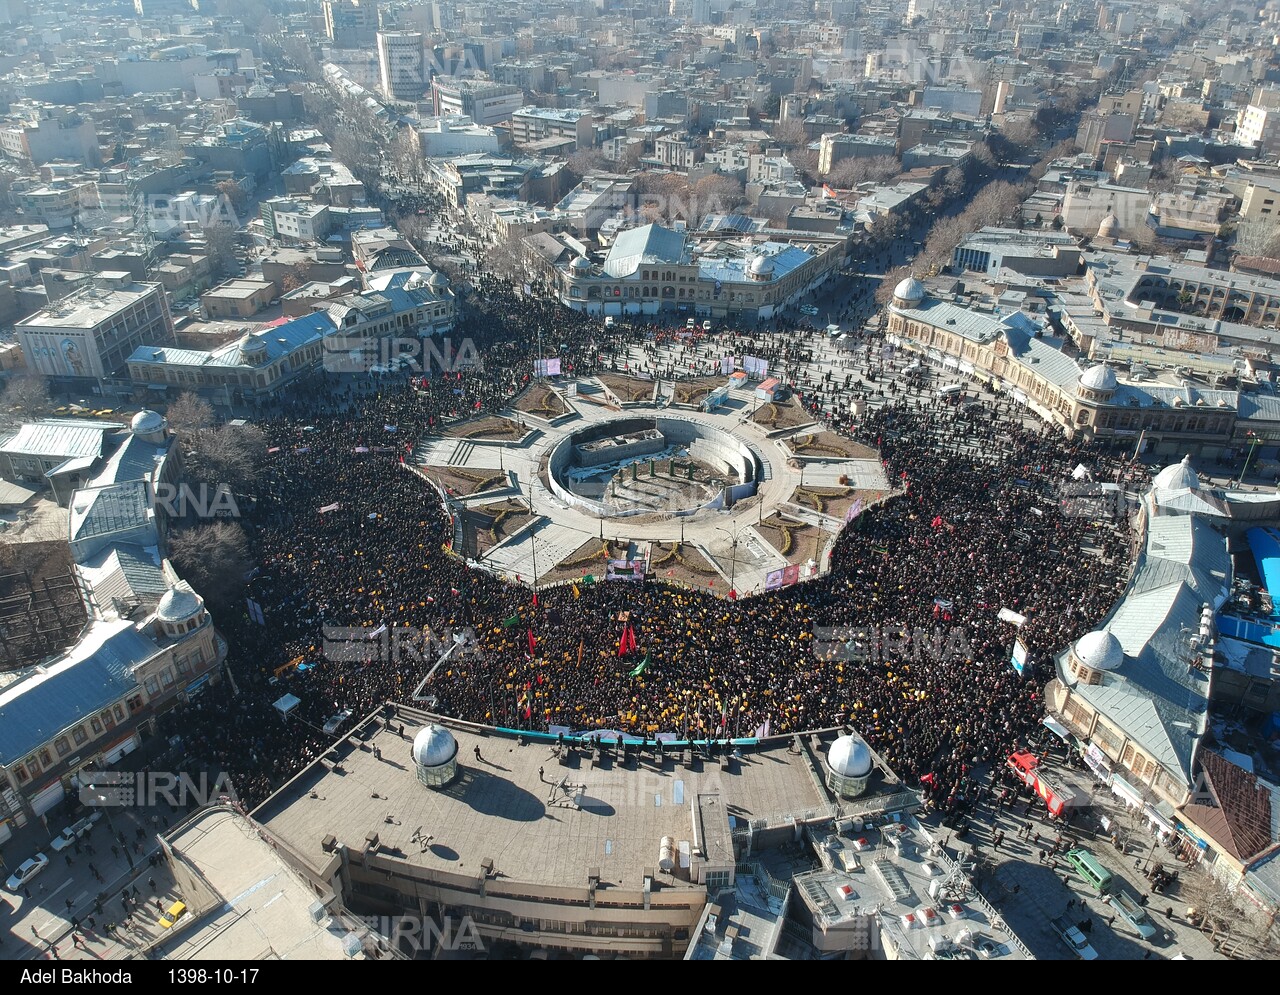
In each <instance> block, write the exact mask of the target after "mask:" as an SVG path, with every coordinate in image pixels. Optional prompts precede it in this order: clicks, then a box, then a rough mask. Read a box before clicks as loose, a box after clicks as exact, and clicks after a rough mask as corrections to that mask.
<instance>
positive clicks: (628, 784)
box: [253, 708, 829, 889]
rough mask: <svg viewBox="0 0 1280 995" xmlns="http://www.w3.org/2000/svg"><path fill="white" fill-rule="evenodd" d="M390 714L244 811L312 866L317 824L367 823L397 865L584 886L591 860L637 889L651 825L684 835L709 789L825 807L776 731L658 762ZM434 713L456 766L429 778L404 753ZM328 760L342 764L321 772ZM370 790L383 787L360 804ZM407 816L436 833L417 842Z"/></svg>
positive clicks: (319, 856) (345, 838) (772, 812)
mask: <svg viewBox="0 0 1280 995" xmlns="http://www.w3.org/2000/svg"><path fill="white" fill-rule="evenodd" d="M401 720H403V722H404V736H403V738H402V737H400V736H399V735H397V734H396V732H395V731H394V730H390V729H387V728H385V727H384V726H383V725H382V723H381V722H380V721H379V720H378V719H376V718H372V719H369V720H366V722H365V723H364V724H363V725H362V726H361V728H360V729H359V730H357V732H356V733H355V734H353V735H351V736H349V737H348V738H347V739H345V740H343V741H342V742H340V743H338V745H337V746H336V747H335V749H334V750H332V751H330V753H329V754H328V755H326V757H325V758H323V759H322V760H321V761H318V762H316V763H315V764H313V765H312V766H311V767H309V768H308V769H307V770H306V771H304V772H303V773H302V774H301V775H299V776H298V777H297V778H295V779H294V780H293V781H292V782H290V784H289V785H287V786H286V787H285V788H284V789H283V790H281V791H280V792H279V793H278V794H276V795H275V796H274V797H273V798H271V799H269V800H268V801H267V802H265V803H264V804H263V805H262V806H261V807H260V808H258V809H257V810H256V811H255V812H254V813H253V816H254V818H255V819H257V820H258V821H259V822H261V823H262V824H263V825H264V826H265V827H266V828H267V830H268V831H269V832H270V833H271V835H272V836H273V837H275V838H276V839H278V840H280V841H281V842H283V843H285V844H287V845H288V846H290V847H291V848H293V849H294V850H296V851H297V852H298V853H299V854H300V855H301V857H302V858H303V859H305V860H307V861H308V862H310V863H311V864H312V865H313V866H315V867H320V866H323V865H325V864H327V862H328V860H329V859H330V855H328V854H326V853H325V852H324V851H323V850H322V848H321V840H322V839H323V838H324V836H325V835H327V834H329V833H332V834H333V835H334V836H335V837H337V839H338V841H339V842H341V843H346V844H348V845H350V846H358V847H363V845H364V840H365V837H366V835H367V834H368V833H369V832H371V831H376V832H377V833H378V834H379V836H380V838H381V846H382V848H383V852H384V853H389V854H390V855H391V856H390V859H393V860H396V861H399V862H403V863H404V864H405V865H406V868H413V867H421V868H425V869H427V870H431V871H437V872H445V871H453V872H455V873H459V872H460V873H464V874H475V873H477V872H478V871H479V868H480V863H481V861H483V860H485V859H486V858H491V859H492V860H493V861H494V863H495V865H496V868H497V869H498V870H499V871H500V872H501V874H502V876H503V877H504V878H506V879H514V880H516V881H525V882H532V883H537V884H541V885H547V886H552V885H562V886H575V887H582V886H585V884H586V881H587V872H588V868H590V867H598V868H599V869H600V874H601V885H602V886H603V887H617V886H620V885H624V884H625V885H627V886H629V887H633V888H637V889H638V888H639V886H640V883H641V879H642V876H643V873H644V871H645V869H647V868H654V867H656V866H657V863H658V850H659V844H660V842H661V840H662V838H663V837H665V836H669V837H671V838H672V839H673V840H676V841H681V840H692V839H694V836H693V835H692V830H693V821H694V818H695V816H694V814H693V811H692V807H694V806H697V807H698V808H699V809H701V808H702V806H703V805H704V804H705V803H706V802H707V799H708V796H713V795H716V793H717V792H718V793H719V795H718V797H719V798H721V799H723V803H724V805H725V808H726V809H727V811H728V813H729V818H730V820H731V823H732V821H748V822H750V821H754V820H757V819H769V820H778V819H788V818H790V816H792V815H794V816H797V817H801V818H803V817H805V816H806V815H811V816H815V817H816V816H819V815H822V814H825V813H826V812H827V811H829V804H828V800H827V798H826V797H825V794H824V793H823V792H821V791H820V789H819V787H818V784H817V782H816V780H815V774H814V772H813V770H812V768H811V767H810V765H809V761H808V759H807V755H806V754H805V753H804V752H803V751H800V752H796V753H792V752H790V751H789V750H788V749H787V748H786V747H787V744H786V742H785V741H781V742H779V744H778V745H776V746H773V747H769V748H764V749H760V750H759V751H755V750H752V751H751V752H746V753H744V755H743V757H742V759H741V760H737V761H734V762H732V763H731V764H730V766H729V769H728V770H727V771H726V770H722V769H721V768H720V767H719V766H718V765H717V764H716V763H715V762H703V761H701V760H699V761H695V762H693V763H692V764H691V765H690V766H688V767H686V766H685V765H683V764H682V763H680V762H679V761H678V760H674V761H673V760H672V759H667V760H666V761H665V762H664V763H663V764H662V766H661V767H658V766H657V765H656V764H655V763H654V762H653V760H652V751H651V750H650V751H646V754H645V758H644V759H643V760H641V761H639V762H637V761H636V760H635V759H634V758H632V759H630V760H628V761H627V762H625V763H622V762H614V761H613V760H611V759H607V760H605V761H604V762H603V764H602V765H601V766H594V765H593V763H592V759H591V757H590V755H589V754H588V753H586V752H585V751H584V750H575V751H574V752H573V756H572V759H571V760H570V762H569V764H568V765H567V766H562V765H561V764H560V762H559V761H558V760H557V759H555V757H554V756H553V755H552V751H553V747H554V744H549V743H547V742H527V743H526V744H525V745H520V743H519V742H518V741H517V740H516V738H515V737H514V736H506V735H486V734H485V731H484V730H479V729H478V728H477V727H472V726H469V725H464V724H461V723H455V722H452V721H451V720H448V719H441V718H438V717H434V716H428V715H427V714H426V713H420V712H415V711H409V710H407V709H403V708H402V709H401V710H400V715H399V717H398V719H397V725H398V724H399V721H401ZM431 721H435V722H439V723H441V724H443V725H445V726H447V727H448V728H449V729H450V730H451V731H452V732H453V734H454V735H455V736H456V737H457V739H458V743H459V751H458V767H459V772H458V778H457V780H455V781H454V782H453V783H452V784H451V785H450V786H449V787H447V788H445V789H444V790H440V791H432V790H430V789H427V788H425V787H423V786H422V785H421V784H420V783H419V782H418V780H417V777H416V775H415V773H414V770H413V765H412V762H411V760H410V745H411V744H412V742H413V739H414V736H415V735H416V734H417V733H418V731H419V730H420V729H421V728H422V727H423V726H424V725H425V724H427V723H428V722H431ZM374 746H377V747H379V748H380V750H381V753H382V759H381V760H378V759H375V758H374V755H373V752H372V750H373V747H374ZM477 750H479V751H480V754H481V757H482V758H483V759H477V758H476V756H475V753H476V751H477ZM335 762H336V763H337V764H339V765H340V766H341V773H337V772H331V768H332V767H333V765H334V763H335ZM540 769H541V770H542V771H543V773H542V774H540V773H539V770H540ZM313 792H314V794H313ZM373 793H376V794H377V795H378V796H380V798H381V799H382V800H380V801H379V802H377V803H375V804H374V805H371V804H370V801H369V799H370V796H371V794H373ZM702 816H703V818H704V819H705V818H706V812H705V811H702ZM721 818H723V816H721ZM416 829H422V830H423V832H426V833H430V834H432V835H433V836H434V837H435V841H434V843H433V844H432V845H430V846H427V845H421V846H420V845H419V843H418V842H416V841H415V840H414V839H413V837H414V834H415V830H416ZM406 873H412V871H411V870H406ZM659 880H660V881H661V884H662V886H663V887H666V888H681V889H687V888H691V887H693V888H696V887H698V886H697V885H690V884H689V882H688V881H684V880H681V879H679V878H677V877H672V876H670V875H667V874H663V875H661V876H660V879H659Z"/></svg>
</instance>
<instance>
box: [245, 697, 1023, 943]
mask: <svg viewBox="0 0 1280 995" xmlns="http://www.w3.org/2000/svg"><path fill="white" fill-rule="evenodd" d="M286 721H288V720H286ZM615 736H616V737H617V738H614V737H615ZM843 742H844V738H843V737H842V736H841V735H840V734H839V733H838V732H837V731H825V732H817V733H814V734H812V735H810V736H808V737H806V739H805V741H804V742H801V741H800V740H796V741H795V742H794V743H793V741H792V740H791V738H790V737H780V738H777V739H765V740H761V741H758V742H756V743H754V744H752V745H740V744H738V743H735V744H734V746H733V747H732V749H730V748H728V747H725V748H719V747H718V746H717V747H716V748H714V749H713V748H711V747H708V746H707V745H706V744H702V743H685V742H682V741H676V742H673V743H662V742H658V741H656V740H650V741H647V742H645V743H641V742H640V741H639V740H638V739H636V738H633V737H627V738H626V742H625V743H624V742H623V737H622V736H621V734H611V733H608V732H605V733H603V734H593V736H592V737H590V738H585V737H584V738H580V737H579V736H577V735H574V736H570V735H565V736H563V737H560V738H557V736H556V735H555V733H554V731H553V732H552V733H550V734H548V733H526V734H524V735H522V736H520V737H519V738H517V737H516V735H515V734H513V733H509V732H507V731H503V730H497V729H493V728H488V727H480V726H474V725H470V724H467V723H461V722H456V721H453V720H450V719H447V718H443V717H440V716H436V715H432V714H430V713H426V712H421V711H418V710H416V709H414V708H409V707H406V706H403V705H388V706H386V708H385V709H383V710H381V711H380V712H379V713H377V714H374V715H371V716H369V717H368V718H367V719H365V720H364V721H363V722H361V723H360V725H359V726H358V728H357V732H356V735H354V736H348V737H347V738H346V739H344V740H342V741H340V742H338V743H337V744H335V745H334V747H333V748H332V749H331V750H330V751H329V752H328V753H327V754H326V756H325V759H324V760H323V761H320V760H318V761H316V762H315V763H313V764H312V765H311V766H310V767H308V768H307V769H306V770H305V771H304V772H303V773H302V774H301V775H300V776H299V777H297V778H295V779H294V780H293V781H291V782H290V783H289V784H288V785H287V786H286V787H284V788H283V789H281V790H280V791H279V792H278V793H277V794H276V795H274V796H273V797H272V798H270V799H268V800H267V801H266V802H264V803H263V804H262V805H261V806H259V807H258V808H257V809H255V810H254V811H253V812H251V813H250V817H251V818H252V819H253V820H254V821H255V822H256V823H258V824H260V825H261V826H262V830H263V832H264V833H265V834H266V835H267V836H269V837H270V839H271V840H272V841H273V843H274V844H275V845H276V846H277V847H279V848H280V852H282V853H283V854H285V855H286V858H287V860H288V861H289V863H290V865H291V866H293V867H295V868H297V869H298V870H299V871H300V872H301V873H302V874H304V875H305V876H306V878H307V879H308V880H309V881H310V882H311V883H312V886H313V887H314V888H316V889H317V891H318V892H319V891H322V890H325V889H328V890H330V891H331V892H332V893H333V895H334V896H335V897H336V898H337V899H338V900H339V901H340V902H341V903H342V905H343V906H344V907H345V908H348V909H350V910H352V911H353V912H356V913H358V914H361V915H366V916H378V915H395V914H401V913H405V912H408V913H410V914H413V915H418V916H429V917H431V918H432V919H433V921H434V922H436V923H437V924H438V925H444V924H445V922H446V921H447V922H451V923H452V924H453V926H454V928H455V929H456V928H458V925H459V923H460V922H466V923H467V924H468V925H469V927H470V928H471V929H472V930H474V932H475V935H476V938H477V939H478V940H479V942H480V944H481V945H482V946H483V947H484V948H485V949H489V948H490V947H492V946H493V945H495V944H499V943H502V944H515V945H517V946H518V947H519V948H520V949H521V950H527V951H529V952H532V951H534V950H537V949H542V950H546V951H549V952H554V953H556V954H562V955H563V954H574V955H579V956H581V955H591V956H595V955H599V954H608V955H612V956H625V957H628V958H669V959H674V958H681V957H686V958H688V959H702V958H703V957H711V956H715V954H716V951H718V950H720V949H722V948H725V947H726V943H727V949H729V950H730V951H731V952H733V951H736V954H737V956H738V957H747V956H751V955H752V954H754V955H755V956H760V957H765V956H768V957H770V958H771V959H779V958H781V959H786V958H787V957H795V958H796V959H807V958H814V957H820V956H826V957H843V958H851V959H856V958H863V957H870V956H902V957H912V958H915V957H919V956H922V955H924V954H927V953H928V952H929V950H930V947H931V940H930V937H929V936H927V935H923V931H921V932H922V935H920V936H909V935H907V931H906V930H904V929H903V928H902V925H901V923H900V922H899V917H900V914H901V909H900V907H899V906H900V905H901V904H902V903H908V902H910V901H911V899H910V897H909V896H908V895H907V894H901V893H900V894H899V895H898V897H897V899H896V900H895V899H894V898H893V896H892V895H891V894H890V892H891V890H892V883H891V882H890V883H889V884H887V885H886V886H885V888H883V889H882V888H880V886H879V885H878V884H877V883H876V882H877V881H878V880H879V878H878V875H879V874H880V873H881V872H880V871H879V870H876V869H875V867H876V865H877V862H879V861H882V862H884V863H885V864H888V863H893V864H894V865H895V866H901V867H903V868H904V870H902V871H899V872H898V873H914V874H915V875H916V876H918V877H919V880H920V882H921V883H922V884H921V888H922V890H921V891H919V892H918V896H917V905H915V906H912V910H913V912H915V911H918V906H919V905H927V904H933V903H934V902H938V901H942V900H943V899H944V898H945V900H946V901H948V902H951V901H956V902H957V903H959V902H961V901H963V902H964V909H965V912H966V917H971V918H968V920H967V924H968V926H969V929H970V936H971V937H972V935H973V934H974V933H975V932H985V931H995V930H998V929H1001V928H1002V927H1000V926H999V925H998V924H997V922H996V920H997V916H996V913H995V910H994V909H992V908H991V907H990V905H989V904H986V903H985V901H984V900H982V899H981V898H980V896H978V895H977V893H976V891H975V890H974V889H973V888H972V885H971V883H969V882H967V880H966V879H964V878H963V875H961V874H959V873H958V872H956V869H955V867H954V865H952V864H951V863H950V861H949V860H948V861H946V862H940V866H941V867H942V868H944V874H943V876H942V884H941V886H939V887H935V888H933V889H927V888H924V887H923V885H924V884H926V883H927V880H928V871H927V870H926V869H925V867H924V863H925V861H926V860H927V859H933V858H932V856H931V855H932V854H933V853H935V852H936V848H935V846H934V843H933V841H932V840H931V839H930V837H929V835H928V833H927V832H926V831H925V830H924V829H923V828H922V827H921V826H920V825H919V824H918V823H917V822H915V820H914V819H913V818H911V813H912V812H913V811H914V810H915V809H916V808H917V807H918V805H919V798H918V796H917V795H916V794H915V792H913V791H911V790H909V789H907V788H906V787H905V786H904V785H902V784H901V782H899V781H898V779H897V778H896V777H895V776H894V775H893V773H892V772H891V771H890V770H889V769H888V768H887V767H886V766H885V765H884V763H883V761H882V760H880V758H879V757H877V756H876V755H875V754H874V753H872V752H871V751H870V750H869V749H866V750H865V751H864V752H861V753H859V752H858V751H855V750H850V749H848V748H847V747H846V746H845V745H843ZM864 747H865V744H864ZM379 757H381V758H382V759H379ZM397 757H398V758H399V759H398V760H397V759H395V758H397ZM473 758H474V759H473ZM387 760H391V761H393V762H391V763H387ZM486 761H487V762H488V763H487V764H486ZM335 765H336V769H335ZM338 769H340V770H341V772H342V774H339V773H338ZM342 775H346V776H342ZM829 781H831V782H832V783H836V784H837V785H838V787H837V790H836V791H835V792H833V791H832V789H829V788H828V787H827V785H828V782H829ZM370 790H373V791H375V792H376V793H377V794H379V795H380V796H385V797H387V798H394V799H396V803H397V809H396V818H395V819H393V820H391V821H385V820H384V819H383V818H382V815H381V812H379V813H378V815H377V818H376V819H375V818H373V813H371V812H370V811H369V806H368V804H367V796H368V794H369V792H370ZM357 791H358V792H360V794H361V796H362V797H363V799H364V801H363V802H361V803H359V804H357V798H356V792H357ZM855 824H856V825H857V826H858V830H857V831H856V833H855V832H854V831H853V827H854V826H855ZM513 827H514V828H515V831H514V832H513ZM837 837H844V838H845V839H847V840H848V843H847V850H846V849H843V848H841V849H837V843H836V841H835V838H837ZM895 838H896V840H897V842H896V843H895V842H894V840H895ZM856 839H860V840H861V842H860V843H859V842H855V840H856ZM588 840H592V841H594V842H588ZM795 841H800V843H801V847H802V848H803V849H806V850H807V849H808V847H809V846H811V845H812V846H814V849H815V851H816V852H818V853H819V856H818V858H817V860H818V862H819V867H818V870H816V871H815V870H814V862H813V861H812V860H807V859H805V858H804V857H801V858H800V859H799V860H797V861H795V862H793V863H792V865H791V867H792V868H793V870H788V871H782V870H780V867H781V866H785V865H786V858H785V856H784V854H783V852H782V850H781V847H782V845H783V844H787V845H789V846H794V844H795ZM820 841H829V843H830V845H829V846H823V845H819V843H820ZM856 848H860V849H861V852H860V853H859V852H857V849H856ZM832 854H836V855H837V857H835V858H833V857H832ZM549 855H550V857H549ZM837 859H838V863H834V862H833V860H837ZM775 861H778V862H777V863H775ZM864 866H865V868H867V869H868V872H867V873H855V872H858V871H859V870H861V869H862V868H863V867H864ZM769 868H773V870H770V869H769ZM910 868H914V871H911V870H910ZM819 873H821V874H823V875H824V880H828V879H829V881H830V885H831V887H830V892H829V893H828V890H827V889H826V888H825V887H824V886H820V883H819V881H818V879H817V878H810V877H808V876H807V875H810V874H814V875H816V874H819ZM886 873H887V872H886ZM793 876H794V880H793ZM897 877H898V875H897V874H895V875H893V880H897ZM854 878H856V880H857V882H858V888H857V890H858V892H859V896H858V901H856V902H850V901H848V900H847V895H848V894H849V893H851V892H852V890H853V889H852V887H850V883H851V881H852V880H853V879H854ZM771 885H772V886H773V887H770V886H771ZM775 889H776V890H775ZM841 889H845V890H844V891H843V894H844V895H845V896H846V897H845V898H841V897H840V896H841V894H842V891H841ZM952 889H954V891H953V890H952ZM745 894H757V895H759V894H768V895H771V896H775V897H776V901H768V902H763V903H762V902H760V901H759V900H757V901H756V902H755V903H753V907H758V908H759V909H760V912H759V913H753V915H756V916H764V917H766V918H765V919H764V920H761V919H759V918H749V921H750V922H752V923H753V924H755V925H756V926H757V929H756V930H755V931H752V932H750V933H748V932H746V931H745V930H742V931H739V930H738V929H735V928H732V923H733V919H732V915H734V914H738V912H737V908H738V907H737V904H736V900H737V899H739V898H740V897H741V896H743V895H745ZM926 895H928V896H931V897H930V898H926V897H925V896H926ZM935 895H936V896H939V897H938V898H937V899H934V898H933V897H932V896H935ZM961 895H963V896H964V897H963V898H961V897H960V896H961ZM806 896H807V897H806ZM935 915H936V913H935ZM937 918H939V919H940V920H942V919H944V918H945V917H940V916H939V917H937ZM722 920H723V921H722ZM961 925H962V924H961V923H959V922H956V923H954V926H946V927H943V926H941V925H940V926H939V929H938V935H942V934H944V933H945V934H947V935H948V936H951V937H953V938H954V939H955V942H957V943H961V942H963V939H962V938H960V937H959V932H960V928H961ZM784 936H785V937H788V938H792V937H793V938H794V939H786V940H784ZM1001 938H1002V940H1004V941H1005V942H1007V943H1009V944H1011V945H1013V946H1014V947H1015V950H1013V951H1010V956H1013V957H1015V958H1020V957H1023V956H1026V953H1025V947H1023V946H1022V945H1021V943H1019V942H1018V941H1017V938H1016V937H1012V935H1011V934H1006V933H1002V936H1001ZM873 951H874V952H873Z"/></svg>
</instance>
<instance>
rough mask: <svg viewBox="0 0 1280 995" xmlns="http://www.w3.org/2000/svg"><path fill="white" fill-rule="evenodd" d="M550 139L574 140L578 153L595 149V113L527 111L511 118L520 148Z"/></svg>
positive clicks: (546, 110) (518, 112)
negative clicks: (593, 146)
mask: <svg viewBox="0 0 1280 995" xmlns="http://www.w3.org/2000/svg"><path fill="white" fill-rule="evenodd" d="M548 138H567V139H572V140H573V142H574V143H575V148H577V149H588V148H591V146H592V145H594V144H595V124H594V122H593V119H592V116H591V112H590V111H583V110H572V109H568V110H557V109H554V108H550V107H523V108H521V109H520V110H518V111H515V112H514V113H513V114H512V115H511V141H512V142H514V143H515V144H516V145H528V144H530V143H532V142H541V141H544V140H546V139H548Z"/></svg>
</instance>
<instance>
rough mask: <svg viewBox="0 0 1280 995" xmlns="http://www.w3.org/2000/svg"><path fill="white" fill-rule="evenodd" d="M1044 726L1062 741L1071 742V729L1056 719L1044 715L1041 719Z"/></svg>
mask: <svg viewBox="0 0 1280 995" xmlns="http://www.w3.org/2000/svg"><path fill="white" fill-rule="evenodd" d="M1043 724H1044V727H1045V728H1046V729H1048V730H1049V731H1050V732H1051V733H1053V734H1054V735H1055V736H1057V737H1058V738H1059V739H1060V740H1062V741H1063V742H1064V743H1070V742H1071V731H1070V730H1069V729H1068V728H1067V727H1066V726H1064V725H1063V724H1062V723H1061V722H1059V721H1058V720H1057V719H1055V718H1053V717H1052V716H1049V715H1046V716H1045V718H1044V721H1043Z"/></svg>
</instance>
